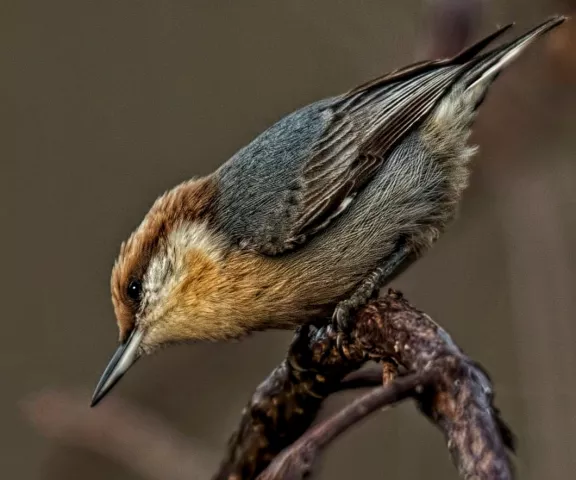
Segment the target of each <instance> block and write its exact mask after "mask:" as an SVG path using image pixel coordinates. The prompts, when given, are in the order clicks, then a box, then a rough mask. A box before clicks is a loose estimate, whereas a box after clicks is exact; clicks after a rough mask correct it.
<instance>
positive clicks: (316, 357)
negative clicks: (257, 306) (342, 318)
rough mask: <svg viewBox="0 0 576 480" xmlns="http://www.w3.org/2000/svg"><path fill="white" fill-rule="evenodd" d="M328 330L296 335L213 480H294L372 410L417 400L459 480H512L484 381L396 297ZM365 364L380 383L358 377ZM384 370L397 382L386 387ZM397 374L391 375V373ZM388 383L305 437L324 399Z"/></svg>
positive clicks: (507, 439)
mask: <svg viewBox="0 0 576 480" xmlns="http://www.w3.org/2000/svg"><path fill="white" fill-rule="evenodd" d="M338 335H339V334H338V333H336V332H335V331H334V330H333V329H332V328H331V327H330V326H322V327H318V328H315V327H302V328H301V329H300V330H299V331H298V332H297V334H296V336H295V338H294V341H293V343H292V345H291V348H290V351H289V354H288V356H287V358H286V359H285V360H284V361H283V362H282V364H281V365H280V366H279V367H277V368H276V369H275V370H274V371H273V372H272V373H271V374H270V376H269V377H268V379H266V380H265V381H264V382H263V383H262V384H261V385H260V386H259V387H258V389H257V390H256V392H255V394H254V396H253V397H252V399H251V401H250V403H249V404H248V406H247V407H246V409H245V410H244V413H243V417H242V420H241V423H240V427H239V429H238V431H237V432H236V433H235V434H234V436H233V437H232V439H231V441H230V444H229V451H228V455H227V457H226V459H225V461H224V462H223V464H222V466H221V469H220V471H219V472H218V474H217V475H216V478H217V479H248V478H258V479H260V480H264V479H266V480H271V479H300V478H303V477H304V476H306V475H307V474H308V473H309V472H310V469H311V467H312V465H313V463H314V460H315V458H316V457H317V456H318V454H319V453H320V451H321V450H322V449H323V448H325V447H326V446H327V445H328V444H329V443H330V442H331V441H332V440H333V439H334V438H336V437H337V436H338V435H339V434H340V433H342V432H343V431H345V430H346V429H347V428H349V427H350V426H351V425H353V424H354V423H356V422H357V421H358V420H360V419H362V418H364V417H365V416H367V415H369V414H370V413H371V412H373V411H375V410H377V409H378V408H380V407H382V406H385V405H391V404H394V403H397V402H399V401H401V400H404V399H406V398H414V399H415V400H416V403H417V405H418V407H419V409H420V411H421V412H422V413H423V414H424V415H425V416H426V417H428V418H429V419H430V420H431V421H432V422H433V423H434V424H435V425H436V426H437V427H438V428H440V430H441V431H442V432H443V434H444V436H445V439H446V442H447V445H448V449H449V451H450V453H451V455H452V458H453V460H454V463H455V464H456V466H457V468H458V470H459V472H460V474H461V475H462V477H463V478H474V479H486V480H487V479H490V480H495V479H510V478H512V468H511V464H510V461H509V457H508V454H507V451H506V449H507V448H508V449H511V450H513V438H512V434H511V432H510V430H509V429H508V427H507V426H506V425H505V424H504V422H503V421H502V420H501V418H500V414H499V412H498V410H497V409H496V408H495V407H494V405H493V391H492V386H491V383H490V380H489V378H488V376H487V375H486V374H485V373H484V372H483V370H482V369H481V368H480V367H479V366H478V365H477V364H476V363H474V362H473V361H472V360H471V359H470V358H468V357H467V356H466V355H465V354H464V353H463V352H462V350H461V349H460V348H458V347H457V346H456V344H455V343H454V342H453V341H452V339H451V338H450V336H449V335H448V334H447V333H446V332H445V331H444V330H443V329H442V328H440V327H439V326H438V325H437V324H436V323H434V322H433V321H432V319H431V318H430V317H429V316H428V315H426V314H425V313H423V312H420V311H418V310H416V309H415V308H414V307H412V306H411V305H410V304H409V303H408V302H407V301H406V300H405V299H404V298H403V297H402V295H401V294H400V293H398V292H395V291H392V290H390V291H389V293H388V294H387V296H386V297H384V298H383V299H381V300H379V301H374V302H372V303H370V304H369V305H368V306H367V307H365V308H364V309H362V310H361V311H360V312H359V313H358V315H357V317H356V321H355V327H354V329H353V331H352V332H351V333H350V334H349V335H347V336H345V337H341V338H340V339H338V338H337V337H338ZM368 360H376V361H378V362H381V363H382V364H383V365H385V366H386V369H385V371H386V375H384V379H383V378H382V376H381V375H379V377H380V379H378V377H375V375H374V371H373V370H369V371H368V372H364V371H359V372H357V373H355V374H352V375H350V374H351V372H354V371H356V370H358V369H359V367H361V366H362V365H363V364H364V363H366V362H367V361H368ZM390 365H396V366H398V368H399V371H400V373H401V376H400V377H398V378H396V379H392V378H391V377H392V376H391V375H390V371H391V369H390ZM393 370H394V369H392V371H393ZM375 381H379V383H383V382H384V383H385V384H386V385H385V386H380V387H377V388H376V389H374V390H372V391H371V392H369V393H368V394H366V395H364V396H362V397H360V398H359V399H357V400H355V401H354V402H353V403H352V404H351V405H349V406H348V407H346V408H345V409H343V410H342V411H340V412H338V413H336V414H335V415H334V416H333V417H331V418H329V419H328V420H326V421H325V422H323V423H321V424H319V425H317V426H316V427H314V428H311V429H309V426H310V424H311V423H312V421H313V420H314V418H315V416H316V414H317V413H318V410H319V408H320V406H321V403H322V400H324V399H325V398H326V397H327V396H329V395H330V394H331V393H334V392H336V391H338V390H341V389H343V388H350V387H356V386H366V385H369V384H374V382H375Z"/></svg>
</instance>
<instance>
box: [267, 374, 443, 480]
mask: <svg viewBox="0 0 576 480" xmlns="http://www.w3.org/2000/svg"><path fill="white" fill-rule="evenodd" d="M433 377H434V373H433V372H431V371H430V372H426V373H424V374H422V375H418V374H413V375H410V376H407V377H404V378H401V379H399V380H397V381H396V382H394V383H393V384H391V385H390V386H387V387H379V388H374V389H372V391H371V392H369V393H367V394H366V395H364V396H362V397H360V398H358V399H356V400H355V401H354V402H352V403H350V404H349V405H348V406H346V407H345V408H343V409H342V410H341V411H339V412H338V413H337V414H335V415H334V416H332V417H331V418H329V419H328V420H327V421H325V422H322V423H321V424H319V425H318V426H316V427H314V428H312V429H310V430H309V431H308V432H307V433H306V434H305V435H304V436H302V437H301V438H300V439H299V440H298V441H297V442H295V443H294V444H293V445H292V446H291V447H290V448H287V449H286V450H285V451H283V452H282V453H281V454H280V455H278V456H277V457H276V458H275V459H274V461H273V462H272V463H271V464H270V466H269V467H268V468H266V470H264V472H263V473H262V474H261V475H259V476H258V480H276V479H284V480H288V479H300V478H304V477H305V476H306V475H307V474H308V473H310V471H311V469H312V466H313V462H314V459H315V458H316V457H317V456H318V454H319V453H320V450H321V449H323V448H324V447H326V446H327V445H328V444H329V443H330V442H332V441H333V440H335V439H336V438H337V437H338V436H339V435H340V434H342V433H344V432H345V431H346V430H348V429H349V428H350V427H351V426H353V425H355V424H356V423H358V422H359V421H360V420H362V419H363V418H365V417H367V416H368V415H369V414H371V413H372V412H374V411H375V410H377V409H379V408H381V407H384V406H387V405H393V404H395V403H397V402H400V401H402V400H405V399H406V398H408V397H413V396H417V395H418V390H420V389H422V388H423V386H425V385H428V384H430V383H431V382H432V380H433Z"/></svg>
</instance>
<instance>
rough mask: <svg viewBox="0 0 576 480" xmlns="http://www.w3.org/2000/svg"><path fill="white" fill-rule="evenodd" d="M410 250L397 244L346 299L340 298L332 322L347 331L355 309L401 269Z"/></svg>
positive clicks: (410, 252)
mask: <svg viewBox="0 0 576 480" xmlns="http://www.w3.org/2000/svg"><path fill="white" fill-rule="evenodd" d="M411 254H412V250H411V249H410V248H409V247H408V246H407V245H406V244H404V243H402V244H401V245H400V246H398V247H397V248H396V249H395V250H394V251H393V252H392V254H390V255H389V256H388V257H386V259H385V260H384V262H383V264H382V265H381V266H380V267H378V268H376V269H375V270H373V271H372V273H370V275H368V276H367V277H366V278H365V279H364V280H363V281H362V282H361V283H360V285H358V287H357V288H356V290H355V291H354V292H353V293H352V295H350V297H349V298H347V299H346V300H342V301H341V302H340V303H338V305H336V308H335V309H334V313H333V315H332V322H333V323H334V324H335V326H336V327H337V328H338V329H339V330H341V331H344V332H346V331H348V330H349V328H350V319H351V318H352V317H353V315H354V313H355V311H356V310H358V309H359V308H360V307H362V306H363V305H366V303H367V302H368V300H370V299H371V298H372V297H374V296H376V295H377V294H378V291H379V290H380V288H381V287H382V286H383V285H385V284H386V283H387V281H388V280H389V279H390V278H391V277H392V276H396V275H397V274H398V272H399V270H401V267H402V266H403V264H406V263H410V262H407V260H408V258H409V257H410V256H411Z"/></svg>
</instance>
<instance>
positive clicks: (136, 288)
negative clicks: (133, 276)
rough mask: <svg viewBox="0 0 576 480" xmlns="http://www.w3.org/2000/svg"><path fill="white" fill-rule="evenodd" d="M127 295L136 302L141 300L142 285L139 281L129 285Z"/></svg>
mask: <svg viewBox="0 0 576 480" xmlns="http://www.w3.org/2000/svg"><path fill="white" fill-rule="evenodd" d="M126 293H127V294H128V296H129V297H130V298H131V299H132V300H135V301H138V300H140V295H141V294H142V283H141V282H139V281H138V280H132V281H131V282H130V283H129V284H128V288H127V289H126Z"/></svg>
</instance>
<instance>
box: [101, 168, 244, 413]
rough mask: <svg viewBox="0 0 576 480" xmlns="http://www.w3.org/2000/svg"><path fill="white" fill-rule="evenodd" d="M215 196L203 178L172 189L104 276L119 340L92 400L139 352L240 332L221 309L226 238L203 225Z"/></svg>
mask: <svg viewBox="0 0 576 480" xmlns="http://www.w3.org/2000/svg"><path fill="white" fill-rule="evenodd" d="M214 194H215V188H214V184H213V181H212V180H211V179H210V178H206V179H202V180H195V181H190V182H186V183H184V184H182V185H180V186H178V187H176V188H175V189H173V190H171V191H170V192H168V193H166V194H165V195H163V196H162V197H160V198H159V199H158V200H157V201H156V202H155V204H154V205H153V206H152V208H151V209H150V211H149V212H148V214H147V215H146V217H145V218H144V220H143V222H142V223H141V224H140V226H139V227H138V228H137V229H136V231H135V232H134V233H133V234H132V235H131V236H130V238H129V239H128V240H127V241H126V242H124V243H123V244H122V246H121V249H120V254H119V256H118V258H117V260H116V263H115V265H114V268H113V270H112V278H111V289H112V302H113V304H114V312H115V315H116V321H117V324H118V328H119V331H120V335H119V341H120V345H119V347H118V349H117V351H116V353H115V354H114V356H113V357H112V359H111V361H110V363H109V365H108V367H107V368H106V370H105V371H104V373H103V375H102V378H101V379H100V382H99V383H98V386H97V387H96V390H95V392H94V396H93V399H92V405H95V404H96V403H97V402H98V401H99V400H100V399H101V398H102V397H103V396H104V395H105V394H106V393H107V392H108V391H109V390H110V389H111V388H112V387H113V386H114V385H115V384H116V382H117V381H118V380H119V379H120V378H121V377H122V375H123V374H124V373H125V372H126V371H127V370H128V368H130V366H131V365H132V364H134V362H135V361H136V360H137V359H138V358H140V357H141V356H142V355H145V354H149V353H151V352H153V351H155V350H157V349H158V348H160V347H163V346H166V345H169V344H173V343H179V342H185V341H194V340H222V339H227V338H231V337H237V336H240V335H241V334H242V333H243V330H244V329H243V328H242V327H241V326H240V325H239V324H238V322H234V321H231V319H230V314H229V312H224V311H223V309H222V305H223V302H222V298H221V297H222V296H223V295H226V294H227V293H226V291H225V287H226V286H228V287H229V284H230V282H229V280H228V279H227V278H225V272H224V271H225V270H226V269H225V266H226V259H225V257H226V255H227V248H226V242H225V239H224V238H223V237H222V236H221V235H219V234H218V233H216V231H214V229H213V228H212V227H211V226H210V224H211V217H212V208H213V203H214V202H213V198H214Z"/></svg>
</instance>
